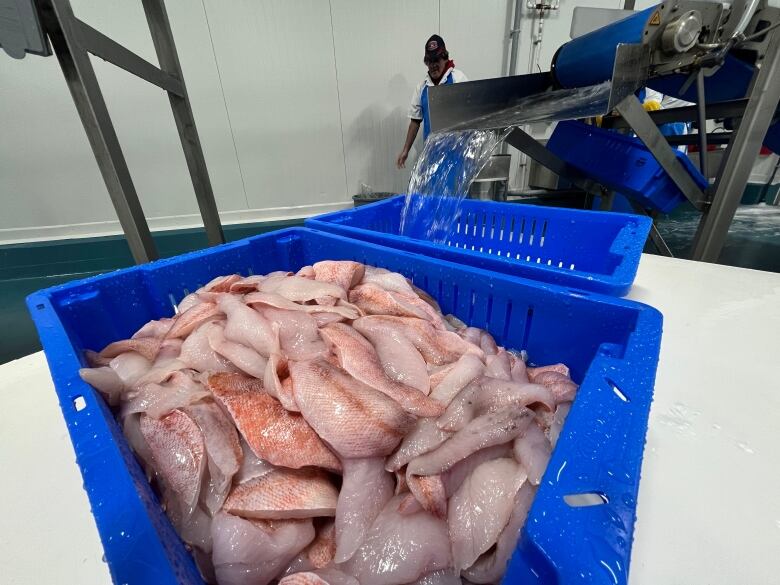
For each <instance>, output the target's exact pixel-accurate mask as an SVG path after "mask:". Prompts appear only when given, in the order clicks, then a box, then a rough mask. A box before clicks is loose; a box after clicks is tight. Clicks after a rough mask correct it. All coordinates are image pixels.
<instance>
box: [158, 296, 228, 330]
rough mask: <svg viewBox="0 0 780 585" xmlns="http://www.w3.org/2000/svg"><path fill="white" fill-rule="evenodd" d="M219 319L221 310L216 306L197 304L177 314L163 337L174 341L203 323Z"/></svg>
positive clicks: (212, 304) (203, 303) (204, 303)
mask: <svg viewBox="0 0 780 585" xmlns="http://www.w3.org/2000/svg"><path fill="white" fill-rule="evenodd" d="M224 296H228V297H229V296H230V295H224ZM219 318H222V310H221V309H220V308H218V307H217V305H215V304H214V303H208V302H202V303H199V304H197V305H194V306H193V307H191V308H189V309H187V310H186V311H184V312H183V313H179V314H178V315H177V316H176V317H175V319H176V321H174V323H173V325H172V326H171V328H170V329H169V330H168V333H167V334H166V336H165V337H166V338H174V339H176V338H183V337H187V336H188V335H189V334H190V333H192V332H193V331H195V329H196V328H197V327H199V326H201V325H202V324H203V323H205V322H207V321H211V320H213V319H219Z"/></svg>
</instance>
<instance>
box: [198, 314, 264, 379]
mask: <svg viewBox="0 0 780 585" xmlns="http://www.w3.org/2000/svg"><path fill="white" fill-rule="evenodd" d="M198 331H200V329H199V330H198ZM207 339H208V344H209V347H210V348H211V349H212V350H214V351H215V352H217V353H218V354H219V355H221V356H222V357H224V358H225V359H226V360H228V361H230V362H231V363H232V364H233V365H234V366H235V367H237V368H238V369H239V370H241V371H242V372H246V373H247V374H249V375H250V376H253V377H255V378H262V377H263V376H264V374H265V367H266V365H267V363H268V360H267V359H266V358H264V357H263V356H261V355H260V354H259V353H257V352H256V351H255V350H254V349H252V348H250V347H247V346H246V345H242V344H240V343H236V342H235V341H228V340H227V339H225V332H224V330H223V328H222V327H210V328H209V329H208V331H207Z"/></svg>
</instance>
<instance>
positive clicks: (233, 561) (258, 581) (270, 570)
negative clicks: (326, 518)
mask: <svg viewBox="0 0 780 585" xmlns="http://www.w3.org/2000/svg"><path fill="white" fill-rule="evenodd" d="M211 536H212V540H213V561H214V569H215V571H216V575H217V580H218V582H219V584H220V585H245V584H247V583H251V584H252V585H267V584H268V583H270V582H271V581H273V580H274V579H276V578H277V577H278V576H279V574H280V573H281V572H282V570H283V569H284V567H285V566H286V565H287V564H288V563H289V562H290V561H291V560H292V559H293V558H295V556H296V555H297V554H298V553H299V552H300V551H301V550H303V548H305V547H306V546H307V545H308V544H309V543H310V542H311V541H312V540H313V539H314V526H312V521H311V520H273V521H265V520H246V519H244V518H239V517H237V516H233V515H231V514H226V513H224V512H219V513H218V514H217V515H216V516H215V517H214V521H213V522H212V524H211Z"/></svg>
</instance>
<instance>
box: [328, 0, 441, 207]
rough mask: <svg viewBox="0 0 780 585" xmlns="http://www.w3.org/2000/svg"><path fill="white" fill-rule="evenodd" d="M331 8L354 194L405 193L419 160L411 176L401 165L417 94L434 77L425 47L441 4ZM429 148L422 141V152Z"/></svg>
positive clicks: (337, 3) (341, 4) (353, 0)
mask: <svg viewBox="0 0 780 585" xmlns="http://www.w3.org/2000/svg"><path fill="white" fill-rule="evenodd" d="M331 5H332V9H333V37H334V40H335V47H336V63H337V65H338V82H339V95H340V97H341V118H342V120H341V121H342V127H343V131H344V149H345V153H346V162H347V193H348V194H349V195H353V194H355V193H359V192H360V189H361V183H364V184H366V185H369V186H370V187H371V188H372V189H373V190H374V191H396V192H402V191H405V190H406V186H407V185H408V183H409V174H410V171H409V169H410V168H411V166H412V163H413V161H414V156H415V153H414V152H413V153H412V154H411V155H410V157H409V162H407V169H406V170H401V171H399V170H396V168H395V159H396V156H397V154H398V152H399V151H400V150H401V147H402V146H403V143H404V138H405V136H406V129H407V127H408V125H409V118H408V115H407V112H408V108H409V102H410V100H411V97H412V92H413V90H414V88H415V87H416V86H417V84H418V83H419V82H420V80H422V79H423V78H424V76H425V75H426V71H427V70H426V68H425V65H424V64H423V62H422V60H423V55H424V52H425V51H424V48H425V41H426V40H427V39H428V37H429V36H430V35H432V34H434V33H436V32H438V30H439V26H438V15H439V12H438V11H439V3H438V1H437V0H422V1H421V0H403V1H394V2H386V1H379V0H371V1H365V0H332V1H331ZM445 40H447V39H446V37H445ZM420 134H422V132H420ZM421 143H422V141H421V139H420V138H419V137H418V140H417V143H416V145H417V147H418V148H419V146H420V145H421Z"/></svg>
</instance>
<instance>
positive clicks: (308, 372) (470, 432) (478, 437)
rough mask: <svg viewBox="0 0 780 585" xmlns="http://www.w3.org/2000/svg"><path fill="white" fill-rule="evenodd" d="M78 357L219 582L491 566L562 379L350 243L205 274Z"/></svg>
mask: <svg viewBox="0 0 780 585" xmlns="http://www.w3.org/2000/svg"><path fill="white" fill-rule="evenodd" d="M86 357H87V360H88V362H89V363H90V365H91V366H92V367H90V368H85V369H82V370H81V371H80V374H81V377H82V378H83V379H84V380H85V381H86V382H88V383H89V384H91V385H92V386H93V387H95V388H96V389H97V390H99V391H100V392H101V393H102V395H103V396H104V397H105V399H106V400H107V402H108V403H109V404H110V405H111V407H112V408H113V409H114V412H116V415H117V417H118V418H119V420H120V421H121V424H122V428H123V431H124V434H125V436H126V438H127V440H128V442H129V444H130V445H131V446H132V448H133V450H134V451H135V453H136V455H137V457H138V458H139V460H140V462H141V464H142V466H143V468H144V470H145V472H146V474H147V477H148V479H149V480H150V481H151V482H153V484H154V485H155V487H156V488H157V491H158V493H159V496H160V501H161V502H162V505H163V506H164V509H165V511H166V513H167V514H168V517H169V518H170V520H171V521H172V523H173V525H174V526H175V528H176V529H177V531H178V532H179V534H180V536H181V538H182V540H183V541H184V542H185V543H186V544H187V547H188V549H189V550H191V552H192V554H193V556H194V557H195V560H196V562H197V565H198V567H199V569H200V571H201V573H202V575H203V577H204V579H205V580H206V581H208V582H211V583H219V584H220V585H233V584H236V585H238V584H253V585H266V584H268V583H272V582H279V583H280V584H282V585H295V584H320V585H321V584H330V585H359V584H362V585H393V584H402V583H419V584H426V585H437V584H444V585H449V584H450V583H452V584H455V583H462V582H471V583H498V582H499V581H500V580H501V578H502V576H503V574H504V572H505V571H506V567H507V563H508V561H509V559H510V557H511V555H512V552H513V551H514V549H515V547H516V544H517V541H518V538H519V535H520V530H521V528H522V526H523V523H524V521H525V518H526V515H527V513H528V510H529V508H530V506H531V503H532V500H533V498H534V495H535V492H536V489H537V486H538V485H539V483H540V479H541V476H542V474H543V472H544V469H545V466H546V465H547V461H548V459H549V457H550V453H551V451H552V449H553V447H554V446H555V442H556V440H557V437H558V434H559V432H560V429H561V427H562V425H563V422H564V419H565V417H566V414H567V413H568V410H569V407H570V405H571V402H572V400H573V399H574V396H575V393H576V391H577V385H576V384H575V383H574V382H572V380H571V379H570V378H569V370H568V368H567V367H566V366H565V365H563V364H554V365H547V366H542V367H530V366H527V365H526V359H525V358H526V356H525V355H524V354H522V353H517V352H513V351H508V350H506V349H504V348H502V347H498V346H497V345H496V342H495V340H494V339H493V337H492V336H491V335H490V334H489V333H487V332H486V331H483V330H480V329H477V328H474V327H468V326H466V325H465V324H464V323H462V322H461V321H459V320H458V319H457V318H455V317H454V316H452V315H447V316H445V315H443V314H442V312H441V310H440V308H439V306H438V305H437V303H436V302H435V301H434V300H433V299H432V298H431V297H430V296H429V295H427V294H426V293H425V292H424V291H422V290H420V289H418V288H417V287H415V286H414V285H413V284H412V283H411V282H410V281H409V280H407V279H406V278H404V277H403V276H402V275H400V274H397V273H394V272H390V271H388V270H385V269H382V268H375V267H372V266H367V265H363V264H360V263H357V262H349V261H324V262H318V263H316V264H314V265H313V266H305V267H304V268H302V269H301V270H299V271H298V272H297V273H292V272H274V273H271V274H268V275H265V276H248V277H242V276H240V275H229V276H223V277H219V278H216V279H215V280H213V281H211V282H210V283H208V284H207V285H205V286H203V287H202V288H200V289H199V290H198V291H196V292H194V293H192V294H189V295H187V296H186V297H185V298H184V299H183V300H182V301H181V303H180V304H179V305H178V308H177V312H176V315H175V316H174V317H173V318H164V319H160V320H158V321H150V322H149V323H147V324H146V325H144V326H143V327H141V329H139V330H138V331H137V332H136V333H135V334H134V335H133V337H132V338H131V339H125V340H121V341H117V342H114V343H111V344H110V345H108V346H107V347H105V348H104V349H103V350H102V351H100V352H99V353H96V352H92V351H89V352H87V356H86Z"/></svg>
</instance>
